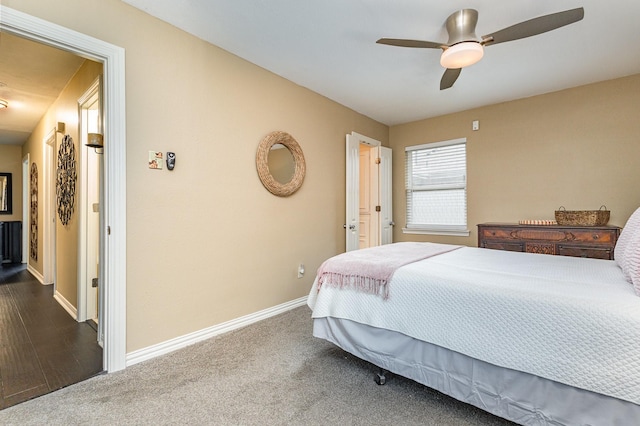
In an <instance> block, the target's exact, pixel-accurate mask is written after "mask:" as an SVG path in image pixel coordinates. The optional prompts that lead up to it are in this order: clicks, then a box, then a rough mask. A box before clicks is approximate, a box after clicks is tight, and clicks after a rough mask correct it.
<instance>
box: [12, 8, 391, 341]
mask: <svg viewBox="0 0 640 426" xmlns="http://www.w3.org/2000/svg"><path fill="white" fill-rule="evenodd" d="M3 5H5V6H8V7H11V8H14V9H17V10H21V11H23V12H26V13H29V14H31V15H34V16H37V17H40V18H43V19H45V20H48V21H52V22H54V23H57V24H59V25H63V26H65V27H68V28H71V29H74V30H76V31H80V32H82V33H85V34H88V35H91V36H94V37H96V38H99V39H102V40H104V41H106V42H109V43H112V44H115V45H118V46H121V47H123V48H125V50H126V97H127V101H126V103H127V114H126V119H127V164H126V165H123V167H126V168H127V351H133V350H137V349H141V348H144V347H147V346H149V345H153V344H156V343H160V342H163V341H165V340H168V339H171V338H174V337H178V336H182V335H184V334H187V333H190V332H194V331H197V330H201V329H203V328H206V327H209V326H212V325H215V324H219V323H222V322H224V321H228V320H231V319H234V318H238V317H240V316H243V315H246V314H250V313H254V312H257V311H259V310H262V309H266V308H269V307H273V306H275V305H278V304H281V303H284V302H287V301H291V300H294V299H296V298H299V297H303V296H305V295H306V294H307V293H308V291H309V289H310V287H311V283H312V281H313V276H314V272H315V270H316V269H317V268H318V266H319V265H320V263H321V262H322V261H324V260H325V258H327V257H328V256H331V255H334V254H336V253H339V252H341V251H343V250H344V244H345V240H344V230H343V228H342V224H343V223H344V210H345V205H344V203H345V200H344V179H345V174H344V165H345V135H346V134H347V133H350V132H352V131H356V132H358V133H361V134H364V135H367V136H369V137H372V138H375V139H378V140H380V141H382V142H383V143H384V144H387V142H388V128H387V127H386V126H384V125H382V124H380V123H377V122H375V121H373V120H371V119H369V118H366V117H364V116H362V115H360V114H357V113H355V112H353V111H351V110H349V109H347V108H345V107H343V106H340V105H338V104H336V103H335V102H332V101H330V100H328V99H327V98H324V97H322V96H319V95H317V94H315V93H312V92H311V91H309V90H307V89H304V88H302V87H300V86H297V85H295V84H293V83H291V82H289V81H287V80H284V79H282V78H280V77H278V76H276V75H274V74H272V73H270V72H267V71H265V70H264V69H261V68H259V67H257V66H255V65H252V64H250V63H248V62H246V61H244V60H242V59H240V58H238V57H236V56H233V55H231V54H229V53H227V52H225V51H223V50H221V49H219V48H217V47H215V46H212V45H210V44H208V43H205V42H203V41H201V40H199V39H196V38H194V37H192V36H190V35H188V34H186V33H184V32H182V31H179V30H177V29H176V28H174V27H172V26H170V25H168V24H165V23H163V22H160V21H158V20H156V19H154V18H151V17H150V16H148V15H146V14H144V13H142V12H140V11H138V10H136V9H134V8H131V7H129V6H127V5H126V4H124V3H122V2H120V1H118V0H59V1H57V2H51V3H49V2H42V1H40V0H3ZM212 24H215V23H212ZM274 130H283V131H286V132H288V133H290V134H291V135H292V136H293V137H294V138H296V140H297V141H298V143H299V144H300V146H301V148H302V150H303V152H304V155H305V159H306V163H307V175H306V178H305V180H304V184H303V186H302V188H301V189H300V190H299V191H298V192H296V193H295V194H294V195H293V196H291V197H289V198H279V197H276V196H274V195H272V194H271V193H269V192H268V191H267V190H266V189H264V187H263V186H262V184H261V183H260V180H259V178H258V175H257V172H256V167H255V154H256V149H257V147H258V143H259V142H260V140H261V139H262V138H263V137H264V136H266V135H267V134H268V133H270V132H272V131H274ZM106 143H108V141H107V142H106ZM105 149H108V147H107V148H105ZM150 150H157V151H162V152H166V151H174V152H175V153H176V156H177V158H176V168H175V170H174V171H171V172H170V171H168V170H166V168H165V169H164V170H150V169H148V168H147V157H148V151H150ZM299 263H304V264H305V266H306V270H307V274H306V276H305V277H304V278H303V279H297V277H296V272H297V266H298V264H299Z"/></svg>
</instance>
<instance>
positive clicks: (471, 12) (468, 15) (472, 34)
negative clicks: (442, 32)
mask: <svg viewBox="0 0 640 426" xmlns="http://www.w3.org/2000/svg"><path fill="white" fill-rule="evenodd" d="M477 23H478V11H477V10H475V9H462V10H458V11H457V12H454V13H452V14H451V15H450V16H449V17H448V18H447V22H446V28H447V33H449V41H448V42H447V44H448V45H449V46H453V45H454V44H458V43H462V42H464V41H475V42H479V41H478V36H476V24H477Z"/></svg>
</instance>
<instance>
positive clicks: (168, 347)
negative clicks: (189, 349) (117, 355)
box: [127, 296, 307, 367]
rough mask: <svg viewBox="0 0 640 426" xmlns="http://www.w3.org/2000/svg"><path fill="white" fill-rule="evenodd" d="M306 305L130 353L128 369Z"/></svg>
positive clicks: (274, 309)
mask: <svg viewBox="0 0 640 426" xmlns="http://www.w3.org/2000/svg"><path fill="white" fill-rule="evenodd" d="M306 303H307V297H306V296H305V297H301V298H299V299H295V300H292V301H290V302H287V303H283V304H281V305H277V306H274V307H272V308H268V309H264V310H262V311H259V312H256V313H253V314H249V315H245V316H243V317H240V318H236V319H234V320H231V321H227V322H223V323H221V324H218V325H214V326H211V327H207V328H205V329H202V330H199V331H194V332H193V333H189V334H185V335H184V336H180V337H176V338H174V339H171V340H167V341H165V342H162V343H158V344H157V345H152V346H148V347H146V348H142V349H138V350H136V351H133V352H129V353H128V354H127V367H130V366H132V365H134V364H137V363H139V362H142V361H147V360H149V359H152V358H155V357H157V356H160V355H164V354H167V353H169V352H173V351H175V350H178V349H182V348H184V347H186V346H189V345H193V344H194V343H197V342H200V341H202V340H206V339H210V338H211V337H214V336H218V335H220V334H223V333H227V332H229V331H232V330H236V329H238V328H242V327H245V326H247V325H249V324H253V323H256V322H258V321H262V320H264V319H267V318H269V317H272V316H275V315H278V314H281V313H284V312H287V311H290V310H292V309H295V308H297V307H300V306H303V305H304V304H306Z"/></svg>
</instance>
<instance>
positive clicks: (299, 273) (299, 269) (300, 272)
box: [298, 263, 304, 278]
mask: <svg viewBox="0 0 640 426" xmlns="http://www.w3.org/2000/svg"><path fill="white" fill-rule="evenodd" d="M303 276H304V263H301V264H300V265H298V278H302V277H303Z"/></svg>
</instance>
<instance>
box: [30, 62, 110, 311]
mask: <svg viewBox="0 0 640 426" xmlns="http://www.w3.org/2000/svg"><path fill="white" fill-rule="evenodd" d="M101 74H102V64H99V63H96V62H93V61H85V62H84V63H83V64H82V66H81V67H80V69H79V70H78V72H77V73H76V74H75V75H74V76H73V78H72V79H71V80H70V81H69V82H68V83H67V86H66V87H65V88H64V90H63V91H62V93H61V94H60V96H59V97H58V99H56V101H55V102H54V104H53V105H52V106H51V108H49V110H48V111H47V112H46V113H45V115H44V117H42V119H41V120H40V122H39V123H38V125H37V126H36V128H35V130H34V131H33V133H32V134H31V136H30V137H29V140H28V141H27V143H26V144H25V145H24V146H23V154H26V153H29V154H30V161H31V163H36V165H37V167H38V182H39V185H38V219H39V225H38V260H37V261H34V260H33V259H31V258H29V264H30V266H31V267H32V268H34V269H35V270H36V271H38V272H40V273H42V272H43V266H42V265H43V262H42V259H43V247H44V233H43V230H44V225H43V224H42V222H43V220H44V219H45V215H44V206H45V199H44V174H43V173H44V169H45V168H44V148H43V147H44V143H43V141H44V139H45V138H46V137H47V136H48V135H49V134H50V132H51V131H52V129H54V128H55V127H56V125H57V123H58V122H63V123H65V134H68V135H70V136H71V137H72V138H73V142H74V147H75V152H76V164H77V166H76V173H77V174H78V180H77V182H76V198H75V207H74V211H73V214H72V215H71V218H70V220H69V223H68V224H67V225H66V226H64V225H62V224H61V223H60V220H59V217H58V216H56V219H57V220H56V291H57V292H58V293H60V295H62V297H64V298H65V299H66V300H67V301H68V302H69V303H70V304H71V305H73V306H74V307H76V308H77V307H78V300H77V289H78V262H77V260H78V220H79V219H78V218H79V215H78V212H79V206H78V196H77V194H78V190H79V186H80V185H79V183H80V175H79V174H80V170H81V164H80V152H81V146H80V136H79V134H78V127H79V126H78V99H79V98H80V97H81V96H82V95H83V94H84V92H86V90H87V89H88V88H89V86H90V85H91V84H92V83H93V82H94V81H95V79H96V78H97V77H98V76H99V75H101ZM62 137H63V136H62V135H61V134H56V143H57V145H56V152H57V149H58V148H59V147H60V143H61V141H62Z"/></svg>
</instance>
